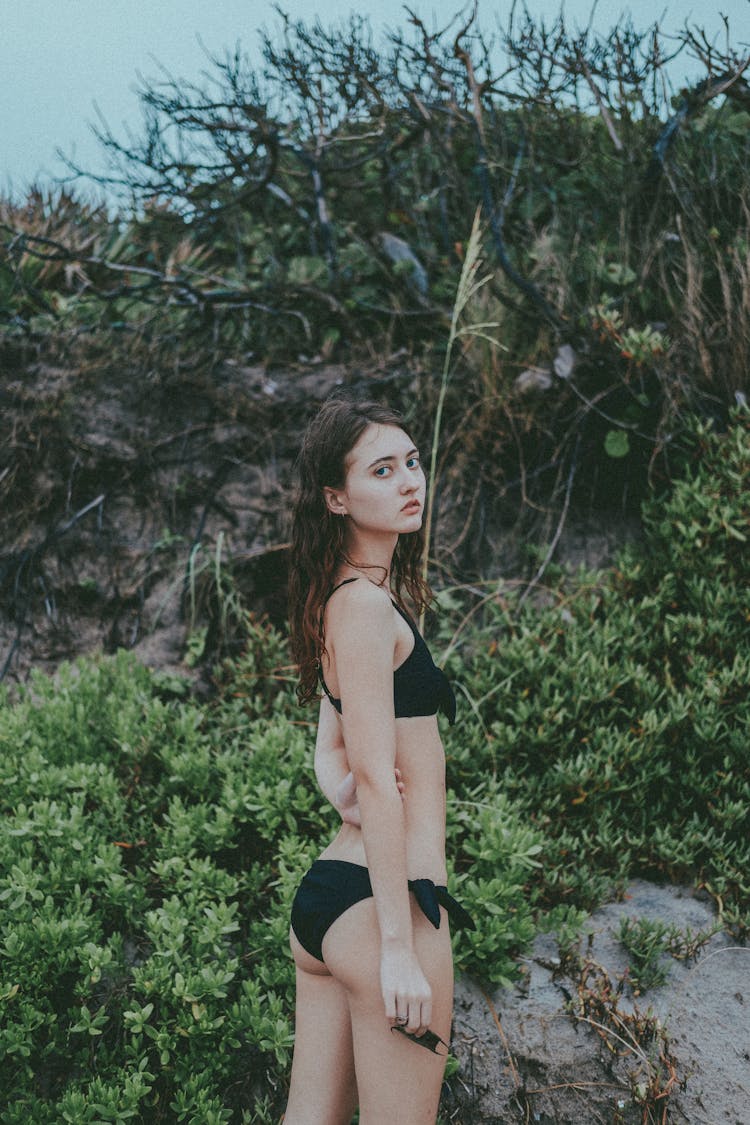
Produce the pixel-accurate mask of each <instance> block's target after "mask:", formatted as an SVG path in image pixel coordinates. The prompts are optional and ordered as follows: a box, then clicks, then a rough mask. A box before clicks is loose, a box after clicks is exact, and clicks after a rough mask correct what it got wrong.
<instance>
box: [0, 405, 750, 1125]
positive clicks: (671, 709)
mask: <svg viewBox="0 0 750 1125" xmlns="http://www.w3.org/2000/svg"><path fill="white" fill-rule="evenodd" d="M695 449H696V461H695V468H694V471H693V473H692V475H691V476H689V477H688V478H687V479H686V480H685V482H684V484H682V485H680V486H679V487H678V488H677V489H675V491H674V492H673V494H672V495H671V496H670V497H668V498H666V499H665V500H662V501H659V502H655V503H654V504H653V505H651V506H650V508H649V512H648V521H647V522H648V527H649V541H648V544H647V550H646V551H645V552H644V551H640V550H639V551H638V552H636V551H631V552H630V553H629V554H628V555H627V557H624V558H623V560H622V561H621V563H620V567H619V569H618V570H616V571H615V572H614V573H613V574H612V575H610V576H608V575H596V576H594V575H583V576H580V577H579V578H578V579H577V580H576V581H571V580H562V581H561V582H560V584H559V586H558V587H557V588H556V589H555V591H553V593H552V596H551V597H550V599H549V601H550V604H548V605H547V606H546V607H543V608H539V607H537V608H533V607H532V606H531V605H530V603H529V602H528V601H527V602H526V603H525V604H524V605H523V606H522V607H518V606H517V605H516V606H514V605H513V604H512V603H509V602H507V601H506V600H504V599H503V598H502V597H501V596H500V595H498V596H497V597H495V598H494V599H490V601H489V602H488V605H487V609H486V616H485V619H484V621H483V622H482V623H481V624H480V625H476V626H474V627H472V628H471V629H463V630H462V629H458V631H457V633H456V635H455V637H454V642H455V643H454V645H453V652H452V655H451V656H450V657H449V666H450V671H451V673H452V674H453V676H454V678H455V680H456V682H457V686H458V689H459V692H460V694H461V696H462V701H463V702H462V706H461V708H460V716H461V717H460V720H459V723H458V725H457V727H456V728H455V730H453V731H451V732H449V733H448V732H447V737H446V750H447V758H448V784H449V821H448V834H449V852H450V857H451V864H452V868H453V870H452V872H451V876H450V882H451V887H452V889H453V890H454V891H455V893H456V894H457V895H459V896H460V897H461V899H462V901H463V902H464V903H465V905H466V906H467V908H468V909H469V910H470V911H471V912H472V913H473V914H474V915H475V917H476V920H477V923H478V930H477V932H476V933H475V934H468V935H467V934H462V935H461V939H460V941H459V942H458V943H457V945H456V956H457V964H458V966H459V968H461V969H463V970H465V971H466V972H469V973H471V974H473V975H475V976H477V977H479V978H482V979H484V980H488V981H489V982H494V983H501V982H504V981H507V980H509V979H511V978H512V977H513V976H514V975H515V974H516V972H517V967H516V966H517V962H516V961H515V959H514V958H515V954H517V953H518V952H519V951H520V950H522V949H523V948H524V946H525V945H526V944H527V943H528V942H529V941H530V939H531V937H532V936H533V933H534V929H535V921H538V922H540V923H541V924H543V925H545V926H550V925H552V926H557V927H565V928H566V932H567V931H569V930H570V927H571V926H573V925H574V924H575V921H576V919H577V918H578V917H579V914H578V908H580V907H582V906H591V905H594V904H596V903H598V902H600V901H601V900H602V899H603V898H604V897H606V896H607V895H608V894H611V892H612V890H613V888H617V887H618V886H622V885H623V883H624V881H625V880H626V879H627V878H629V877H630V876H632V875H634V874H637V873H641V872H649V873H651V874H654V873H657V874H662V875H664V876H665V877H669V876H679V877H680V878H691V879H693V880H696V881H699V882H701V883H703V884H704V885H705V886H706V887H708V888H709V890H710V891H711V892H712V893H713V894H714V895H715V896H716V898H717V901H718V902H720V903H723V909H724V919H725V921H726V922H728V923H730V924H733V925H734V926H735V927H736V928H737V930H738V931H739V932H742V931H745V930H746V929H747V927H748V923H749V922H750V888H749V887H748V884H747V871H748V869H749V868H750V842H749V841H750V831H749V830H748V829H749V828H750V825H748V808H750V767H749V766H748V760H747V747H746V738H745V734H744V732H745V731H746V730H747V729H748V720H750V703H749V702H748V699H747V690H746V686H747V683H748V680H749V679H750V643H749V642H748V637H747V627H746V626H747V604H746V590H747V565H748V564H747V561H746V554H745V553H743V552H741V551H739V550H738V549H737V548H736V544H738V543H739V544H741V543H742V540H741V539H738V535H739V536H742V535H745V534H746V531H747V517H748V511H749V510H750V509H749V508H748V503H747V497H748V488H749V487H750V456H749V454H750V430H749V428H748V418H747V415H746V414H738V415H736V416H735V418H734V421H733V426H732V428H731V430H730V432H729V433H728V434H727V435H725V436H719V435H716V434H711V433H709V432H708V431H706V430H705V429H703V430H701V431H699V432H698V433H697V435H696V444H695ZM696 527H697V528H698V530H697V531H696V530H695V529H696ZM698 538H700V540H701V542H700V544H698V542H697V539H698ZM698 583H702V585H697V584H698ZM699 595H700V596H699ZM454 597H455V595H454ZM743 606H744V609H743ZM453 628H454V629H455V628H456V621H455V620H454V621H453ZM442 629H443V630H445V636H446V637H447V635H448V632H447V626H446V625H445V624H444V625H443V626H442ZM442 636H443V633H442V632H441V634H440V636H439V637H438V638H437V641H438V645H439V641H440V637H442ZM248 638H249V643H248V651H247V654H246V655H245V656H244V657H243V658H242V659H241V660H239V661H237V662H235V663H234V664H227V665H225V666H224V668H223V669H222V670H221V675H220V676H218V679H217V683H218V686H219V690H218V693H217V697H216V698H215V700H214V701H213V702H212V703H210V704H205V705H203V706H198V705H197V704H195V703H193V702H191V701H189V700H186V699H185V698H184V694H182V693H180V692H179V691H178V690H176V689H177V688H178V687H179V685H178V684H176V683H175V682H174V681H173V680H170V679H169V678H167V677H163V676H159V675H158V674H151V673H149V672H148V671H146V670H145V669H144V668H142V667H140V666H139V665H138V664H137V662H136V661H135V660H134V659H133V658H132V656H129V655H127V654H124V653H121V654H119V655H118V656H117V657H116V658H115V659H111V660H102V661H99V662H94V661H86V662H81V663H80V664H79V665H77V666H76V667H75V668H64V669H61V670H60V672H59V674H58V676H57V677H56V679H55V680H54V681H53V680H50V679H47V678H45V677H42V676H37V677H35V678H34V679H33V680H32V682H31V683H30V685H29V687H28V688H27V689H26V690H24V691H22V692H21V694H20V698H19V699H17V700H16V701H14V702H11V701H10V700H9V699H8V698H7V697H6V698H4V700H3V701H2V702H1V703H0V771H1V777H2V789H1V792H2V813H3V816H2V822H0V904H2V922H1V924H0V951H1V953H2V979H1V980H0V1084H1V1085H2V1089H3V1094H4V1101H5V1106H4V1109H3V1116H2V1120H3V1121H4V1122H7V1123H8V1125H22V1123H23V1125H37V1123H38V1125H42V1123H44V1125H47V1123H49V1125H52V1123H53V1122H54V1123H55V1125H56V1123H57V1122H59V1121H68V1122H71V1123H76V1125H78V1123H79V1122H92V1123H94V1122H102V1121H113V1122H120V1121H123V1122H124V1121H136V1122H138V1121H141V1122H146V1121H148V1122H152V1121H157V1122H158V1121H174V1120H177V1121H186V1122H192V1123H194V1125H207V1123H208V1125H210V1123H214V1122H216V1123H219V1122H241V1121H244V1122H249V1121H253V1122H259V1123H262V1122H264V1121H266V1122H270V1121H273V1120H276V1119H277V1117H278V1113H279V1111H280V1106H281V1104H282V1103H283V1091H284V1083H285V1075H286V1070H287V1067H288V1063H289V1059H290V1052H291V1046H292V1022H291V1021H292V1004H293V972H292V964H291V960H290V956H289V952H288V946H287V927H288V913H289V904H290V901H291V897H292V895H293V893H294V889H295V887H296V885H297V882H298V880H299V877H300V874H301V872H302V871H303V870H304V869H305V867H306V865H307V864H308V862H309V861H310V860H311V859H312V858H313V857H314V855H315V854H316V851H317V850H318V849H319V847H320V842H321V840H322V839H323V838H325V836H326V834H327V833H330V832H331V831H332V830H333V829H334V826H335V823H336V817H335V815H334V814H333V812H332V810H331V809H329V808H327V807H326V806H325V805H324V803H323V801H322V799H321V798H320V797H319V795H318V793H317V790H316V788H315V784H314V779H313V775H312V742H313V728H312V724H313V716H312V715H311V714H310V713H309V712H305V711H303V710H301V709H300V708H299V707H298V706H297V704H296V701H295V697H294V692H293V690H292V684H291V682H290V678H289V668H288V666H287V662H288V658H287V656H286V652H285V646H284V641H283V639H282V638H281V637H280V636H279V635H278V634H277V633H275V632H274V631H273V630H270V629H268V628H266V627H263V626H259V625H257V624H256V623H253V622H252V621H250V622H249V631H248ZM545 915H546V917H545Z"/></svg>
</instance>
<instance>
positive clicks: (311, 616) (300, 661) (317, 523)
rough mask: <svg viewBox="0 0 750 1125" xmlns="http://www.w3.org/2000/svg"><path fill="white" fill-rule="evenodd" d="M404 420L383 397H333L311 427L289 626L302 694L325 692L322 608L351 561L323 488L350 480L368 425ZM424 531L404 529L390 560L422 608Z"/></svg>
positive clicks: (297, 505) (399, 586) (302, 461)
mask: <svg viewBox="0 0 750 1125" xmlns="http://www.w3.org/2000/svg"><path fill="white" fill-rule="evenodd" d="M372 424H377V425H381V426H398V427H399V428H403V420H402V418H401V416H400V414H398V413H397V411H395V410H391V409H390V407H387V406H381V405H380V404H379V403H377V402H356V401H354V400H352V399H349V398H344V397H339V396H337V397H334V398H329V399H327V400H326V401H325V402H324V403H323V405H322V406H321V408H320V410H319V411H318V413H317V414H316V415H315V417H314V418H313V419H312V421H311V422H310V424H309V425H308V427H307V430H306V432H305V436H304V438H303V441H302V448H301V450H300V454H299V457H298V459H297V474H298V485H297V494H296V498H295V502H294V508H293V512H292V547H291V555H290V567H289V628H290V634H291V643H292V655H293V657H294V659H295V661H296V663H297V665H298V667H299V683H298V685H297V695H298V697H299V700H300V703H309V702H310V701H311V700H313V699H315V698H316V697H317V694H318V686H317V679H318V668H319V667H320V658H321V656H322V654H323V652H324V651H325V635H324V630H323V609H324V606H325V603H326V599H327V597H328V595H329V594H330V592H331V587H332V585H333V579H334V577H335V574H336V569H337V567H338V566H339V565H340V564H341V563H342V562H346V561H347V559H346V549H345V542H344V540H345V529H346V525H345V520H344V519H343V518H342V517H341V516H335V515H333V513H332V512H331V511H329V509H328V506H327V504H326V502H325V498H324V496H323V489H324V488H343V487H344V484H345V478H346V457H347V454H348V453H350V452H351V450H352V449H353V447H354V446H355V445H356V444H357V442H358V441H359V439H360V437H361V436H362V434H363V433H364V431H365V430H366V429H367V427H368V426H370V425H372ZM423 545H424V532H423V530H422V529H421V528H420V530H419V531H414V532H409V533H407V534H405V535H400V536H399V538H398V542H397V544H396V549H395V551H394V554H393V561H392V563H391V581H392V587H393V593H394V594H395V596H396V598H397V600H398V601H401V600H402V594H403V592H404V591H405V592H406V594H407V595H408V597H409V598H410V599H411V601H412V602H413V604H414V606H415V608H416V610H417V612H418V613H419V612H421V611H422V610H423V609H424V608H426V606H427V605H428V604H429V602H430V600H431V598H432V594H431V592H430V588H429V586H428V585H427V583H426V582H425V581H424V579H423V578H422V576H421V573H420V566H421V560H422V550H423Z"/></svg>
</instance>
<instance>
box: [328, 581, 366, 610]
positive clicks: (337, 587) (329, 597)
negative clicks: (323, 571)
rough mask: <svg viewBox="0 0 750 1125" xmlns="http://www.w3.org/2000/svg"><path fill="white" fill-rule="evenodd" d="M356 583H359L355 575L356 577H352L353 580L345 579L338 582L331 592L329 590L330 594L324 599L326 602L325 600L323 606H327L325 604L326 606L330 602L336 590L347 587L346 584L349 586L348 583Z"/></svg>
mask: <svg viewBox="0 0 750 1125" xmlns="http://www.w3.org/2000/svg"><path fill="white" fill-rule="evenodd" d="M358 581H359V575H358V574H357V575H355V576H354V578H345V579H344V580H343V582H339V584H338V586H334V587H333V589H332V590H331V592H330V593H329V595H328V597H327V598H326V600H325V601H324V602H323V605H327V604H328V602H329V601H330V600H331V598H332V597H333V595H334V594H335V593H336V591H337V590H340V589H341V587H342V586H347V585H348V584H349V583H350V582H358Z"/></svg>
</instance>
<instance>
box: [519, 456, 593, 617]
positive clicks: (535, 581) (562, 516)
mask: <svg viewBox="0 0 750 1125" xmlns="http://www.w3.org/2000/svg"><path fill="white" fill-rule="evenodd" d="M580 443H581V435H580V434H579V435H578V436H577V438H576V445H575V449H574V450H573V456H572V458H571V462H570V471H569V472H568V482H567V484H566V486H565V502H564V503H563V509H562V512H561V513H560V519H559V520H558V523H557V529H556V531H555V534H554V536H553V539H552V542H551V543H550V545H549V548H548V550H547V554H546V555H545V556H544V561H543V562H542V565H541V566H540V567H539V570H538V571H537V572H536V574H535V575H534V577H533V578H532V579H531V582H529V584H528V586H527V587H526V589H525V590H524V592H523V593H522V594H521V597H520V598H519V599H518V608H519V609H520V608H521V606H522V605H523V603H524V602H525V601H526V599H527V598H528V596H529V594H530V593H531V591H532V590H533V589H534V587H535V586H536V585H537V584H538V583H539V582H540V581H541V578H542V575H543V574H544V572H545V570H546V569H547V567H548V566H549V563H550V560H551V558H552V556H553V555H554V553H555V550H556V548H557V544H558V543H559V541H560V536H561V535H562V532H563V528H564V526H565V520H566V519H567V516H568V508H569V507H570V497H571V493H572V491H573V481H574V479H575V474H576V468H577V467H578V448H579V446H580Z"/></svg>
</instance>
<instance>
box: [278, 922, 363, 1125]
mask: <svg viewBox="0 0 750 1125" xmlns="http://www.w3.org/2000/svg"><path fill="white" fill-rule="evenodd" d="M290 942H291V947H292V953H293V955H294V960H295V963H296V1003H295V1020H294V1024H295V1027H294V1056H293V1059H292V1074H291V1081H290V1086H289V1101H288V1103H287V1108H286V1113H285V1115H284V1125H349V1123H350V1122H351V1119H352V1116H353V1114H354V1110H355V1109H356V1107H357V1083H356V1079H355V1076H354V1054H353V1047H352V1027H351V1015H350V1012H349V998H348V995H347V992H346V989H345V988H344V986H343V985H342V984H341V983H340V982H339V981H337V980H335V979H334V977H332V976H331V974H330V973H329V972H328V970H327V969H326V968H325V966H324V965H322V964H321V962H320V961H317V960H316V959H315V958H314V957H312V956H311V955H310V954H309V953H307V952H306V950H304V949H303V948H302V946H301V945H300V944H299V942H298V941H297V938H296V937H295V935H294V933H292V934H291V935H290Z"/></svg>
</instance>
